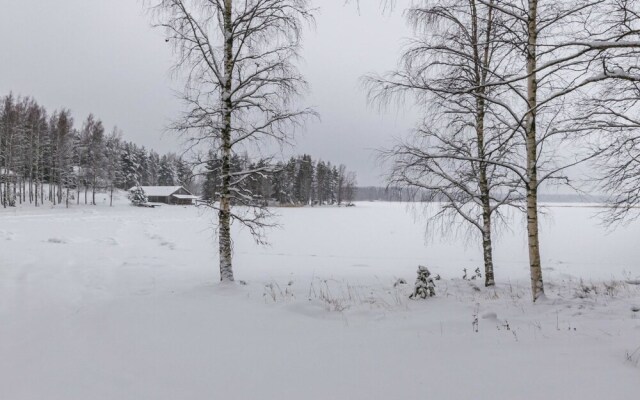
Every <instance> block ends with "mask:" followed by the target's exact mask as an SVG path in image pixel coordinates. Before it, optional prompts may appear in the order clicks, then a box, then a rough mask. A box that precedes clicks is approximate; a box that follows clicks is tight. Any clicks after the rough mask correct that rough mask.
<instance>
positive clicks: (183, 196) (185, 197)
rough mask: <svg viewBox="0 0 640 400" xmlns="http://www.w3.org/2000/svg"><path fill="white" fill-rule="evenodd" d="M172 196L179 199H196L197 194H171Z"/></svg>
mask: <svg viewBox="0 0 640 400" xmlns="http://www.w3.org/2000/svg"><path fill="white" fill-rule="evenodd" d="M171 196H172V197H175V198H176V199H180V200H196V199H198V196H194V195H192V194H172V195H171Z"/></svg>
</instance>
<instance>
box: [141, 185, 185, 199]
mask: <svg viewBox="0 0 640 400" xmlns="http://www.w3.org/2000/svg"><path fill="white" fill-rule="evenodd" d="M135 188H136V186H134V187H132V188H131V189H129V191H132V190H135ZM141 188H142V190H144V194H145V195H146V196H151V197H168V196H171V195H172V194H174V193H175V192H177V191H178V190H180V189H182V186H141Z"/></svg>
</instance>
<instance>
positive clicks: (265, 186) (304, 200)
mask: <svg viewBox="0 0 640 400" xmlns="http://www.w3.org/2000/svg"><path fill="white" fill-rule="evenodd" d="M239 171H245V172H243V173H246V171H254V172H253V173H250V174H248V175H247V176H246V179H244V180H243V181H242V182H241V183H240V184H238V187H237V189H236V190H237V191H239V192H240V193H243V194H246V195H247V196H251V197H252V198H253V199H254V200H255V201H257V202H262V203H263V204H265V205H270V204H277V205H298V206H304V205H333V204H337V205H341V204H343V203H344V204H347V205H348V204H351V203H352V202H353V200H354V196H355V194H356V175H355V173H354V172H350V171H347V168H346V166H345V165H343V164H341V165H339V166H338V165H332V164H331V162H326V163H325V162H324V161H322V160H318V161H316V160H313V158H312V157H311V156H310V155H307V154H305V155H302V156H298V157H291V158H290V159H289V161H287V162H281V161H278V162H275V163H274V162H272V161H271V160H270V159H263V160H260V161H258V162H252V161H251V160H250V159H249V157H247V156H246V155H245V156H239V155H234V156H232V158H231V173H235V172H239ZM204 176H205V179H204V182H203V184H202V196H203V200H205V201H210V202H215V201H217V199H218V198H219V195H220V190H221V183H222V160H221V159H220V158H219V157H216V156H215V155H210V157H209V160H208V161H207V164H206V172H205V174H204Z"/></svg>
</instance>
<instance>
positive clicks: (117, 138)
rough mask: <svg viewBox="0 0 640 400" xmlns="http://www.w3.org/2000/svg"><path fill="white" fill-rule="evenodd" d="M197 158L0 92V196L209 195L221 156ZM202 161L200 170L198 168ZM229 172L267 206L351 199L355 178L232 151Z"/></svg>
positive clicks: (33, 199) (304, 159)
mask: <svg viewBox="0 0 640 400" xmlns="http://www.w3.org/2000/svg"><path fill="white" fill-rule="evenodd" d="M208 154H209V157H208V158H206V159H205V160H204V161H202V160H201V159H196V158H195V157H194V158H189V157H185V156H183V155H178V154H176V153H168V154H163V155H160V154H158V153H157V152H155V151H154V150H152V149H147V148H145V147H144V146H139V145H137V144H135V143H133V142H131V141H127V140H125V139H124V138H123V132H122V131H121V130H119V129H118V128H117V127H114V128H113V129H112V130H111V131H110V132H107V131H106V129H105V127H104V124H103V123H102V121H101V120H100V119H97V118H96V117H95V116H94V115H93V114H90V115H89V116H88V117H87V118H86V120H84V121H83V122H82V125H81V126H80V127H79V128H77V127H76V126H75V124H74V118H73V115H72V113H71V111H70V110H68V109H62V110H59V111H54V112H53V113H50V114H49V113H48V112H47V110H46V109H45V108H44V107H43V106H41V105H39V104H38V103H37V101H36V100H35V99H33V98H31V97H19V96H18V97H16V96H14V95H13V94H8V95H6V96H4V97H2V98H0V183H1V184H0V201H1V204H2V206H3V207H5V208H6V207H11V206H15V205H19V204H22V203H29V204H34V205H35V206H40V205H42V204H44V203H45V201H46V202H48V203H50V204H53V205H56V204H65V205H67V206H69V204H73V203H75V204H80V203H81V202H82V203H83V204H93V205H95V204H96V193H99V192H107V193H108V194H109V195H110V196H109V197H110V199H109V202H110V204H113V193H114V190H117V189H120V190H128V189H129V188H131V187H132V186H135V185H141V186H176V185H177V186H184V187H185V188H188V189H189V190H191V191H192V192H194V193H199V194H202V198H203V200H205V201H214V199H215V198H216V197H215V196H216V193H217V192H219V186H220V177H221V174H222V172H221V169H220V162H221V160H220V159H219V158H217V157H216V155H215V154H214V153H208ZM200 166H203V167H202V168H199V167H200ZM233 169H234V170H235V171H240V170H243V171H244V170H249V171H254V173H252V174H250V176H247V179H246V180H245V181H244V182H243V184H242V190H244V191H249V192H252V193H255V197H256V199H259V200H260V201H264V202H267V203H270V204H271V205H316V204H317V205H323V204H342V203H343V202H346V203H350V202H351V201H353V198H354V194H355V185H356V178H355V174H354V173H353V172H349V171H347V170H346V167H345V166H344V165H342V164H341V165H339V166H334V165H331V163H325V162H324V161H315V160H313V159H312V158H311V156H309V155H304V156H300V157H297V158H291V159H290V160H289V161H287V162H286V163H283V162H273V161H271V159H264V160H258V161H250V159H249V157H248V155H247V154H246V153H244V154H237V155H234V157H233Z"/></svg>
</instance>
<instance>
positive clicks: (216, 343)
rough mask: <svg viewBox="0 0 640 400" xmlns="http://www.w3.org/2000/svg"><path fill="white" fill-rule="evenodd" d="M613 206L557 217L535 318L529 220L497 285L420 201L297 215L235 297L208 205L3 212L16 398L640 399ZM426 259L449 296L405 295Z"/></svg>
mask: <svg viewBox="0 0 640 400" xmlns="http://www.w3.org/2000/svg"><path fill="white" fill-rule="evenodd" d="M596 211H597V209H595V208H589V207H550V208H548V209H547V217H546V218H545V222H544V224H543V227H542V255H543V262H544V268H545V269H544V273H545V279H546V285H547V295H548V297H549V299H548V300H547V301H546V302H544V303H542V304H537V305H535V306H534V305H532V304H531V301H530V293H529V287H528V281H527V275H528V270H527V258H526V245H525V236H524V234H523V232H522V230H521V229H520V226H521V225H522V224H521V223H520V221H518V222H517V223H516V224H515V225H516V226H517V227H518V228H517V229H514V230H513V231H507V232H504V233H503V234H502V236H501V237H500V238H499V240H498V241H497V243H496V245H495V247H496V257H495V258H496V278H497V281H498V286H497V288H495V289H491V290H487V289H485V288H484V287H483V286H482V285H481V282H473V281H465V280H462V279H461V277H462V269H463V268H467V269H468V270H469V271H472V270H474V269H475V268H476V267H482V262H481V253H480V250H479V248H478V247H477V246H475V244H474V243H471V244H469V245H468V246H465V242H464V240H463V238H460V239H459V240H454V239H439V238H433V237H431V238H429V239H428V240H425V235H424V227H423V225H422V223H414V218H413V214H412V213H411V212H407V208H406V206H404V205H401V204H386V203H360V204H358V205H357V207H352V208H333V207H316V208H283V209H279V210H278V212H279V213H280V214H281V217H280V218H279V222H280V223H281V224H282V228H281V229H276V230H273V231H271V233H270V241H271V244H272V245H271V247H258V246H256V245H254V244H253V243H252V241H251V238H250V237H249V236H248V233H247V232H243V231H239V232H237V235H236V242H235V254H236V256H235V260H234V261H235V267H236V279H238V280H243V281H246V285H240V284H238V285H235V286H232V287H221V286H220V285H218V284H217V283H216V282H217V279H218V275H217V255H216V248H215V238H214V236H213V233H212V231H211V222H210V221H211V219H212V217H213V214H211V213H207V212H203V211H202V210H198V209H196V208H194V207H176V206H163V207H160V208H156V209H142V208H133V207H130V206H128V205H126V204H124V203H123V202H120V203H119V204H118V205H117V206H116V207H113V208H109V207H108V206H105V205H104V204H102V205H99V206H96V207H90V206H80V207H73V208H71V209H69V210H66V209H64V208H57V209H51V208H46V207H45V208H40V209H34V208H17V209H7V210H0V399H2V400H27V399H28V400H32V399H35V400H39V399H46V400H55V399H60V400H75V399H79V400H89V399H91V400H95V399H104V400H115V399H118V400H124V399H131V400H134V399H135V400H143V399H153V400H160V399H167V400H169V399H171V400H174V399H185V400H186V399H189V400H190V399H208V400H210V399H386V400H391V399H427V398H429V399H540V398H545V399H602V398H607V399H611V400H614V399H635V398H639V396H640V311H636V312H634V311H633V310H637V309H638V307H640V286H638V285H633V284H627V283H625V282H624V281H633V280H635V279H639V278H640V246H638V238H639V237H640V223H637V224H632V225H630V226H629V227H627V228H620V229H618V230H616V231H614V232H612V233H607V232H606V231H605V230H604V229H603V228H602V227H600V226H598V220H597V219H593V218H592V216H593V214H594V212H596ZM419 264H423V265H427V266H429V267H430V268H431V269H432V271H433V272H434V273H437V274H440V275H441V276H442V280H441V281H438V282H437V287H436V289H437V297H436V298H433V299H430V300H426V301H412V300H408V294H409V293H410V292H411V285H400V286H398V287H394V285H393V284H394V282H395V281H396V280H397V279H398V278H404V279H405V280H407V281H408V282H409V283H410V284H411V283H412V282H413V280H414V279H415V272H416V269H417V266H418V265H419Z"/></svg>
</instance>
